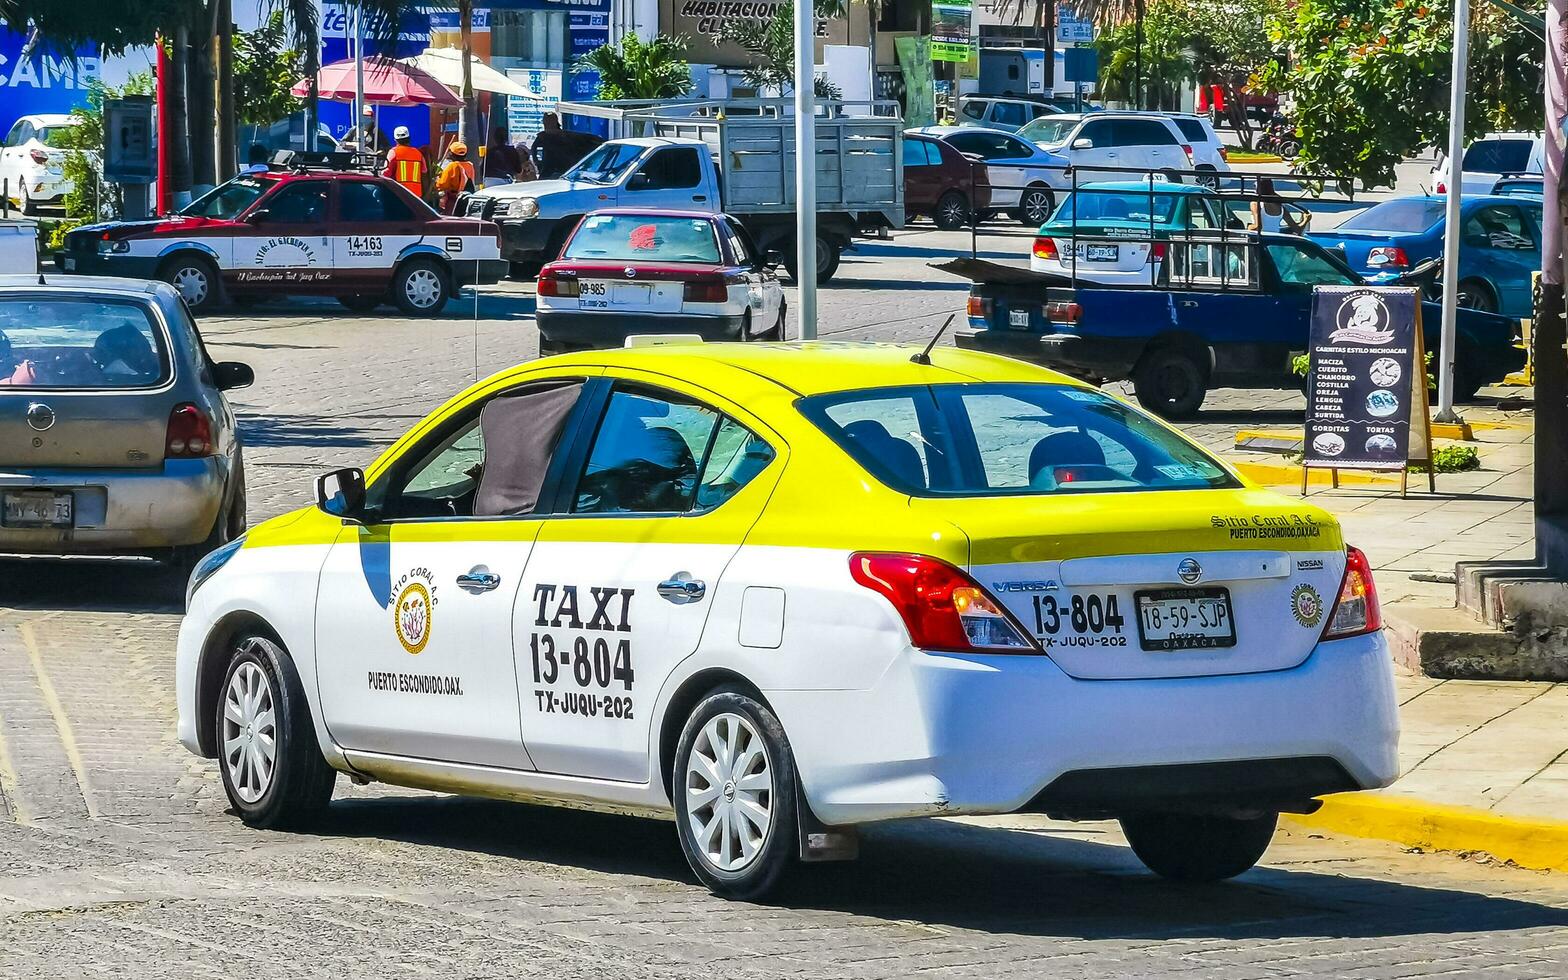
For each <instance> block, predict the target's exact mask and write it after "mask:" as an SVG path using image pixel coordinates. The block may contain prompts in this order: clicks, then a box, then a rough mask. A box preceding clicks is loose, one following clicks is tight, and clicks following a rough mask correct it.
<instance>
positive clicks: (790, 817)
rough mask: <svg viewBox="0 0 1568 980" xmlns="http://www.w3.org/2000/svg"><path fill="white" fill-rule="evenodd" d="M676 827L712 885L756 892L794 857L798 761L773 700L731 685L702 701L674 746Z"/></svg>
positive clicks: (738, 894)
mask: <svg viewBox="0 0 1568 980" xmlns="http://www.w3.org/2000/svg"><path fill="white" fill-rule="evenodd" d="M673 776H674V778H673V779H672V781H671V784H672V787H673V795H674V797H675V823H676V832H677V833H678V834H679V835H680V841H681V850H682V851H683V852H685V854H686V861H687V863H689V864H690V865H691V869H692V870H693V871H694V872H696V874H697V877H698V878H699V879H700V880H701V881H702V883H703V884H704V885H706V886H707V887H708V890H709V891H711V892H713V893H714V894H716V895H721V896H723V897H726V898H738V899H750V898H756V897H757V896H760V895H762V894H763V893H765V892H767V891H768V890H770V889H771V888H773V887H774V885H776V884H777V883H778V879H779V876H780V875H781V874H783V872H784V869H785V868H786V867H788V866H789V865H790V864H791V863H792V862H793V861H794V858H795V853H796V849H797V848H796V843H797V842H796V824H795V793H796V780H795V760H794V756H793V755H792V754H791V753H790V748H789V739H787V738H786V737H785V736H784V726H783V725H781V724H779V720H778V718H777V717H776V716H774V714H773V712H772V711H771V710H769V709H768V707H767V706H766V705H764V704H762V703H761V702H759V701H758V700H757V699H756V698H754V697H752V696H751V695H750V694H747V693H746V692H745V691H743V690H740V689H739V688H733V687H727V688H720V689H719V690H717V691H715V692H713V693H712V694H710V695H708V696H707V697H706V698H704V699H703V700H702V702H701V703H699V704H698V705H697V708H696V710H694V711H693V712H692V714H691V717H690V718H688V719H687V720H686V727H685V728H684V729H683V730H682V732H681V739H680V742H679V744H678V747H677V749H676V753H675V769H674V773H673Z"/></svg>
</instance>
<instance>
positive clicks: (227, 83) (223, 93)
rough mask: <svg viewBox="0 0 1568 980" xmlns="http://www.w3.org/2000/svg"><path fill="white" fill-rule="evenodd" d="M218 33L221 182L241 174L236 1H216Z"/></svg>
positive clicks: (214, 48)
mask: <svg viewBox="0 0 1568 980" xmlns="http://www.w3.org/2000/svg"><path fill="white" fill-rule="evenodd" d="M217 5H218V15H217V22H218V31H217V37H216V38H215V39H214V43H213V57H214V59H215V62H216V68H217V76H218V84H217V90H218V91H217V101H218V147H217V150H218V154H217V160H218V173H217V178H218V183H220V184H221V183H223V182H224V181H225V180H228V179H229V178H230V177H232V176H234V175H235V174H236V173H239V169H240V168H239V162H238V161H237V160H236V159H235V155H236V153H237V151H238V143H239V134H238V133H237V132H236V131H235V119H234V0H217Z"/></svg>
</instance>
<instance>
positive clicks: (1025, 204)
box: [1013, 187, 1056, 228]
mask: <svg viewBox="0 0 1568 980" xmlns="http://www.w3.org/2000/svg"><path fill="white" fill-rule="evenodd" d="M1055 205H1056V199H1055V198H1054V197H1053V196H1052V195H1051V191H1050V189H1049V188H1045V187H1026V188H1024V193H1023V196H1022V197H1020V198H1019V199H1018V210H1016V211H1014V212H1013V217H1014V218H1016V219H1017V220H1018V223H1019V224H1021V225H1028V226H1032V227H1034V228H1038V227H1040V226H1041V225H1043V224H1045V223H1046V222H1047V221H1049V220H1050V219H1051V212H1052V211H1053V210H1054V209H1055Z"/></svg>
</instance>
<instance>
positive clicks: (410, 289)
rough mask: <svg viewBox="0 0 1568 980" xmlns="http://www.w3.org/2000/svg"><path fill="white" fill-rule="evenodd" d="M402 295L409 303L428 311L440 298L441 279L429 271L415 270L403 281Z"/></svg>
mask: <svg viewBox="0 0 1568 980" xmlns="http://www.w3.org/2000/svg"><path fill="white" fill-rule="evenodd" d="M403 293H404V295H406V296H407V297H408V301H409V302H410V303H412V304H414V305H415V306H417V307H418V308H419V309H421V310H428V309H429V308H430V307H432V306H434V305H436V301H437V300H439V299H440V298H441V277H440V276H438V275H436V274H435V273H434V272H432V271H430V270H429V269H415V270H414V271H413V272H410V273H409V274H408V278H407V279H406V280H404V282H403Z"/></svg>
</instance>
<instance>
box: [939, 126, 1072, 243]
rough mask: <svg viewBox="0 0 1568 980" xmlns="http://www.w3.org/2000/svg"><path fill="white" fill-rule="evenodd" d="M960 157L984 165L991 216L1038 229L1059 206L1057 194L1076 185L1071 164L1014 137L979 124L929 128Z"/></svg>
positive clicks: (1056, 155)
mask: <svg viewBox="0 0 1568 980" xmlns="http://www.w3.org/2000/svg"><path fill="white" fill-rule="evenodd" d="M919 132H922V133H926V134H928V135H931V136H937V137H939V138H940V139H941V140H942V141H943V142H944V143H946V144H948V145H949V146H951V147H954V148H955V149H957V150H958V151H960V152H961V153H965V154H968V155H969V156H973V157H979V158H980V159H981V160H983V161H985V166H986V172H987V175H988V177H989V179H990V181H991V206H990V211H991V212H998V211H1001V212H1006V213H1007V214H1008V215H1010V216H1011V217H1012V219H1013V220H1014V221H1017V222H1018V223H1019V224H1023V225H1028V226H1030V227H1037V226H1038V225H1039V224H1040V222H1042V221H1044V220H1045V219H1047V218H1049V217H1050V216H1051V212H1052V211H1053V210H1055V208H1056V195H1057V194H1058V193H1060V192H1061V191H1063V190H1064V189H1065V188H1067V187H1068V186H1070V185H1071V178H1070V177H1068V175H1067V160H1066V159H1065V158H1064V157H1062V156H1060V155H1058V154H1055V153H1051V152H1048V151H1046V150H1042V149H1041V148H1040V147H1038V146H1036V145H1035V144H1033V143H1031V142H1029V141H1028V140H1023V139H1019V138H1018V137H1016V136H1014V135H1013V134H1011V133H1004V132H1002V131H1000V130H996V129H981V128H979V127H975V126H927V127H925V128H923V129H921V130H919Z"/></svg>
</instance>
